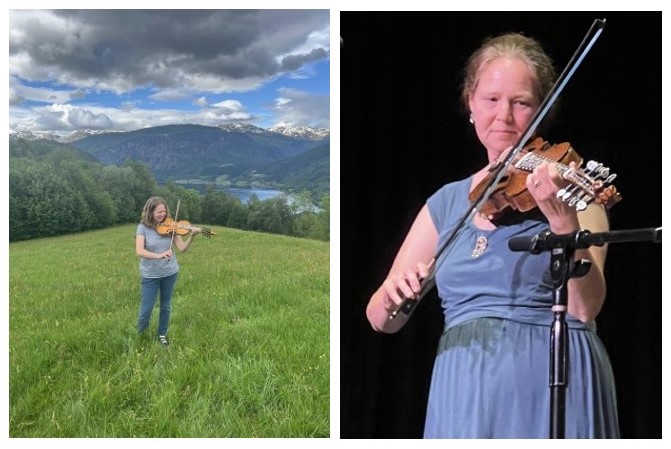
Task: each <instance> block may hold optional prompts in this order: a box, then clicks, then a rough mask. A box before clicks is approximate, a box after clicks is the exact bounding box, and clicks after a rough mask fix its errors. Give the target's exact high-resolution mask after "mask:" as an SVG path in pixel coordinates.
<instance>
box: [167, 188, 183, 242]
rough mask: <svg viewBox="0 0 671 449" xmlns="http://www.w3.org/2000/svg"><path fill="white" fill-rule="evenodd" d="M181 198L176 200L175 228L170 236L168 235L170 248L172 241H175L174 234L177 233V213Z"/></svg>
mask: <svg viewBox="0 0 671 449" xmlns="http://www.w3.org/2000/svg"><path fill="white" fill-rule="evenodd" d="M180 201H182V200H179V199H178V200H177V209H176V210H175V224H174V226H175V228H174V229H173V230H172V237H170V249H172V242H174V241H175V234H177V215H179V203H180Z"/></svg>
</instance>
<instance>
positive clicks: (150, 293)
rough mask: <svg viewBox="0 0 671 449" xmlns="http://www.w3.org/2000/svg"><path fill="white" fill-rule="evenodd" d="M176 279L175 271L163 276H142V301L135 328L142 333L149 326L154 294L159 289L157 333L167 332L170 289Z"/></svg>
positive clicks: (154, 301) (173, 286)
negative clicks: (159, 301)
mask: <svg viewBox="0 0 671 449" xmlns="http://www.w3.org/2000/svg"><path fill="white" fill-rule="evenodd" d="M176 281H177V273H175V274H173V275H171V276H166V277H164V278H144V277H143V278H142V302H141V303H140V313H139V314H138V318H137V330H138V332H140V333H142V332H143V331H144V330H145V329H146V328H147V327H149V320H150V319H151V312H152V310H153V309H154V304H155V303H156V294H157V293H158V292H159V290H160V291H161V303H160V310H159V315H158V335H166V334H167V333H168V323H169V322H170V302H171V300H172V291H173V289H174V288H175V282H176Z"/></svg>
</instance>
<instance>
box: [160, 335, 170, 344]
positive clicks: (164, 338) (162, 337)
mask: <svg viewBox="0 0 671 449" xmlns="http://www.w3.org/2000/svg"><path fill="white" fill-rule="evenodd" d="M158 342H159V343H161V344H162V345H163V346H168V345H169V344H170V342H169V341H168V337H166V336H165V335H159V336H158Z"/></svg>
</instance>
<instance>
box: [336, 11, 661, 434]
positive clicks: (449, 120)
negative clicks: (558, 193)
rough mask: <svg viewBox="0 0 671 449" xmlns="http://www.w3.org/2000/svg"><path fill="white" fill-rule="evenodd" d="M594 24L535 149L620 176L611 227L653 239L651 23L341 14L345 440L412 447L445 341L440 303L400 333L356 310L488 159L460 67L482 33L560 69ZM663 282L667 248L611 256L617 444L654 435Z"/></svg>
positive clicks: (657, 59)
mask: <svg viewBox="0 0 671 449" xmlns="http://www.w3.org/2000/svg"><path fill="white" fill-rule="evenodd" d="M596 18H605V19H607V25H606V27H605V29H604V32H603V34H602V35H601V37H600V38H599V40H598V41H597V42H596V44H595V46H594V48H593V49H592V50H591V52H590V53H589V55H588V56H587V58H586V59H585V60H584V62H583V63H582V65H581V66H580V68H578V70H577V72H576V74H575V75H574V77H573V78H572V80H571V81H570V82H569V84H568V85H567V87H566V88H565V89H564V92H563V93H562V95H561V97H560V109H559V114H558V117H557V120H556V122H555V123H554V124H553V125H552V126H551V127H550V128H549V129H547V130H546V131H545V132H544V134H543V137H545V139H546V140H548V141H550V142H555V143H558V142H563V141H569V142H571V143H572V145H573V147H574V148H575V149H576V151H578V152H579V153H580V154H581V155H582V156H583V158H584V159H585V160H589V159H594V160H597V161H600V162H603V163H604V164H605V165H607V166H609V167H610V168H611V172H615V173H617V175H618V178H617V179H616V180H615V182H614V184H615V185H616V186H617V188H618V190H619V191H620V192H621V193H622V195H623V198H624V199H623V201H622V202H620V203H619V204H617V205H616V206H615V207H614V208H613V209H612V210H611V229H613V230H619V229H638V228H650V227H657V226H661V223H662V222H661V174H660V171H661V151H662V148H661V74H662V70H661V51H662V49H661V43H662V28H661V25H662V23H661V19H662V15H661V12H651V13H640V12H637V13H632V12H626V13H610V12H609V13H587V12H580V13H573V12H543V13H528V12H510V13H508V12H496V13H464V12H440V13H438V12H431V13H430V12H415V13H408V12H393V13H389V12H387V13H383V12H342V13H341V16H340V21H341V23H340V29H341V37H342V38H343V42H344V45H343V47H342V51H341V102H340V107H341V154H340V161H341V162H340V170H341V182H340V184H341V208H340V221H341V245H340V258H341V266H340V278H341V298H340V307H341V309H340V318H341V324H340V332H341V341H340V345H341V346H340V369H341V386H340V396H341V397H340V409H341V416H340V420H341V421H340V428H341V435H340V436H341V437H342V438H378V437H385V438H419V437H421V435H422V429H423V421H424V416H425V411H424V407H425V403H426V398H427V394H428V382H429V377H430V372H431V368H432V364H433V357H434V353H435V349H436V344H437V339H438V337H439V335H440V333H441V331H442V316H441V312H440V307H439V303H438V298H437V296H436V295H435V290H434V291H432V292H431V293H429V294H428V295H427V296H426V297H425V298H424V301H423V302H422V303H421V304H420V305H419V306H418V307H417V309H416V311H415V314H414V315H413V317H412V318H411V320H410V321H409V322H408V324H407V325H406V327H405V328H404V329H403V330H402V331H400V332H399V333H398V334H395V335H382V334H376V333H375V332H373V331H372V330H371V329H370V327H369V325H368V322H367V321H366V317H365V307H366V303H367V301H368V298H369V297H370V295H371V293H372V292H373V291H374V290H375V289H376V288H377V287H378V285H379V284H380V282H381V281H382V280H383V279H384V277H385V275H386V273H387V270H388V269H389V267H390V266H391V263H392V260H393V257H394V255H395V253H396V251H397V250H398V248H399V246H400V244H401V239H402V238H403V236H404V235H405V233H406V232H407V231H408V229H409V227H410V225H411V223H412V220H413V219H414V216H415V214H416V213H417V212H418V211H419V209H420V208H421V207H422V205H423V203H424V201H425V199H426V198H427V197H428V196H429V195H430V194H431V193H433V192H434V191H435V190H436V189H437V188H439V187H440V186H441V185H443V184H445V183H447V182H449V181H453V180H456V179H460V178H462V177H465V176H468V175H469V174H471V173H472V172H474V171H475V170H477V169H479V168H480V167H482V165H483V164H484V163H485V162H486V155H485V151H484V149H481V148H480V147H479V146H478V143H477V140H476V138H475V135H474V133H473V131H472V129H471V126H470V125H469V123H468V121H467V116H466V115H465V114H464V112H463V111H462V110H461V107H460V103H459V83H460V81H461V70H462V67H463V64H464V62H465V58H466V57H467V56H468V55H469V54H470V52H471V51H473V50H474V49H475V48H476V47H477V46H478V45H479V44H480V42H481V41H482V39H483V38H485V37H487V36H489V35H496V34H499V33H501V32H505V31H521V32H524V33H525V34H528V35H531V36H534V37H535V38H537V39H539V40H540V41H541V42H542V43H543V44H544V46H545V47H546V49H547V50H548V52H549V53H550V55H551V56H552V58H553V59H554V60H555V64H556V66H557V70H558V71H561V70H562V69H563V67H564V66H565V65H566V64H567V63H568V61H569V60H570V58H571V56H572V55H573V53H574V51H575V50H576V49H577V48H578V46H579V44H580V42H581V41H582V39H583V37H584V36H585V34H586V33H587V30H588V29H589V27H590V25H591V24H592V22H593V20H594V19H596ZM660 272H661V245H658V244H653V243H624V244H618V245H616V244H613V245H611V246H610V248H609V253H608V259H607V264H606V277H607V283H608V296H607V299H606V304H605V306H604V308H603V310H602V312H601V314H600V315H599V317H598V319H597V325H598V334H599V335H600V337H601V338H602V340H603V341H604V343H605V345H606V347H607V349H608V352H609V354H610V357H611V361H612V364H613V368H614V372H615V378H616V383H617V393H618V407H619V415H620V427H621V433H622V436H623V437H624V438H661V436H662V431H661V417H662V397H661V300H662V297H661V277H660ZM463 375H465V376H467V375H468V372H466V371H464V373H463ZM569 383H570V379H569Z"/></svg>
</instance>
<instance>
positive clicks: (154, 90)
mask: <svg viewBox="0 0 671 449" xmlns="http://www.w3.org/2000/svg"><path fill="white" fill-rule="evenodd" d="M329 27H330V25H329V11H328V10H327V9H321V10H320V9H312V10H310V9H303V10H300V9H293V10H269V9H268V10H239V9H236V10H203V9H196V10H137V9H132V10H130V9H129V10H118V9H117V10H115V9H108V10H103V9H98V10H81V9H80V10H77V9H61V10H45V9H42V10H10V11H9V64H8V66H9V131H10V133H12V132H18V131H50V132H53V133H57V134H62V135H65V134H69V133H71V132H73V131H76V130H80V129H94V130H96V129H97V130H117V131H132V130H136V129H141V128H146V127H153V126H161V125H168V124H184V123H191V124H200V125H206V126H218V125H221V124H224V123H233V122H241V123H249V124H252V125H255V126H259V127H261V128H270V127H272V126H289V127H294V126H313V127H319V128H330V126H329V122H330V120H329V82H330V80H329V73H330V42H329V41H330V36H329V32H330V28H329Z"/></svg>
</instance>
